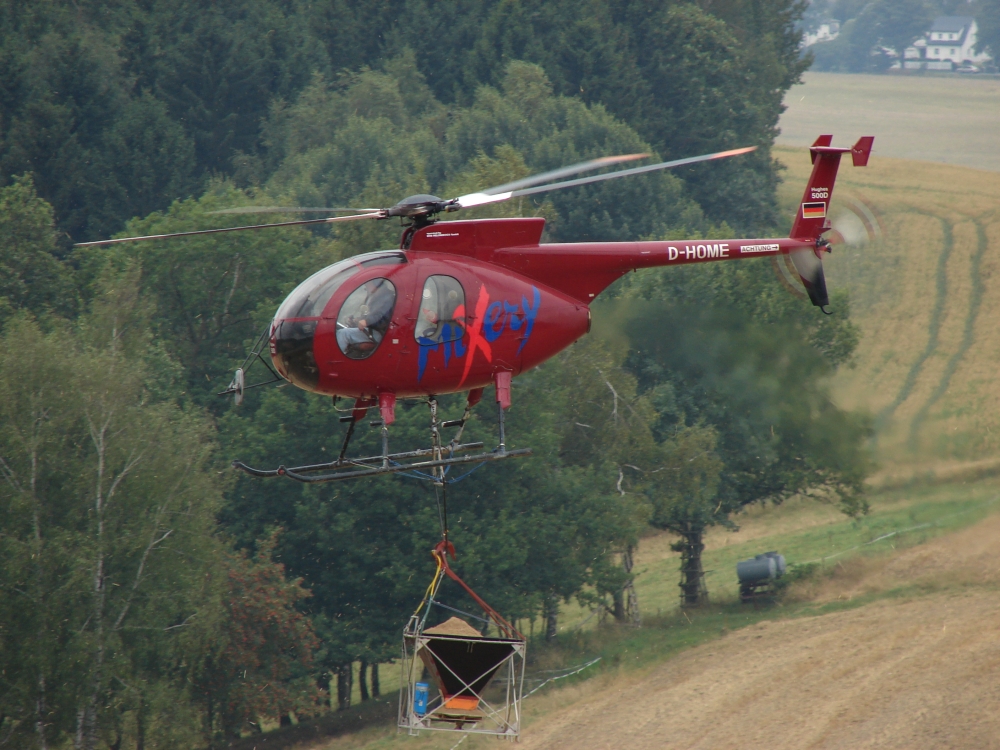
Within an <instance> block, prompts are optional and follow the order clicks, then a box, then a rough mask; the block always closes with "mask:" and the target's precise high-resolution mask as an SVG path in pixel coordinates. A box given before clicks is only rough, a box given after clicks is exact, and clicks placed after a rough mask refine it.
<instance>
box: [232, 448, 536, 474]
mask: <svg viewBox="0 0 1000 750" xmlns="http://www.w3.org/2000/svg"><path fill="white" fill-rule="evenodd" d="M467 445H475V444H467ZM477 447H482V443H479V444H478V446H477ZM459 448H462V446H456V448H455V450H456V451H457V450H458V449H459ZM465 450H473V448H465ZM429 452H430V451H426V450H425V451H419V452H418V451H410V454H415V453H416V454H418V455H427V454H428V453H429ZM397 455H405V454H397ZM530 455H531V449H530V448H521V449H520V450H516V451H507V452H506V453H503V454H501V453H478V454H476V455H474V456H459V457H455V458H445V459H441V460H440V461H418V462H416V463H410V464H399V465H398V466H391V465H390V466H377V467H365V468H362V469H356V470H354V471H338V472H334V473H331V474H320V475H318V476H308V475H306V474H304V473H301V472H306V471H322V470H323V469H327V468H330V469H334V468H337V467H338V465H339V466H345V465H346V466H364V465H365V463H366V462H373V461H379V462H381V461H382V459H383V457H382V456H372V457H370V458H364V459H350V460H347V461H345V462H344V463H343V464H338V463H333V464H326V465H324V464H314V465H312V466H304V467H292V468H290V469H289V468H286V467H284V466H279V467H278V468H277V469H254V468H253V467H252V466H247V465H246V464H245V463H243V462H242V461H233V468H234V469H239V470H240V471H244V472H246V473H247V474H250V475H251V476H255V477H288V478H289V479H294V480H296V481H298V482H306V483H312V484H317V483H322V482H338V481H340V480H341V479H355V478H357V477H368V476H376V475H378V474H398V473H399V472H402V471H421V470H423V469H433V468H435V467H438V466H452V465H455V464H470V463H481V462H484V461H499V460H500V459H504V458H517V457H520V456H530ZM389 458H390V459H391V460H395V456H393V455H390V456H389Z"/></svg>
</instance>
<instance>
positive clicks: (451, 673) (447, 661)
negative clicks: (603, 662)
mask: <svg viewBox="0 0 1000 750" xmlns="http://www.w3.org/2000/svg"><path fill="white" fill-rule="evenodd" d="M446 552H451V553H452V554H454V548H446V547H445V546H444V545H438V547H437V548H435V551H434V556H435V559H436V560H437V562H438V572H437V574H435V576H434V580H433V581H432V583H431V585H430V587H429V588H428V591H427V595H426V596H425V598H424V601H423V602H421V605H420V607H419V608H418V609H417V613H416V614H414V615H413V617H411V618H410V623H409V625H407V627H406V630H404V631H403V661H402V667H403V680H402V681H403V685H402V690H400V694H399V727H400V729H406V730H407V731H408V732H409V733H410V734H417V733H418V732H419V731H420V730H421V729H433V730H437V731H452V732H454V731H459V732H471V733H475V734H492V735H495V736H498V737H507V738H508V739H511V740H513V739H516V738H517V736H518V734H519V733H520V729H521V691H522V689H523V686H524V655H525V640H524V636H522V635H521V634H520V633H519V632H518V631H517V630H516V629H515V628H514V627H513V626H512V625H511V624H510V623H508V622H507V621H506V620H504V619H503V618H502V617H501V616H500V615H499V614H498V613H497V612H496V611H495V610H493V609H492V608H491V607H490V606H489V605H488V604H486V602H484V601H483V600H482V599H480V598H479V597H478V596H477V595H476V593H475V592H474V591H472V589H470V588H469V587H468V586H467V585H466V584H465V583H464V582H463V581H462V579H461V578H459V577H458V576H457V575H456V574H455V573H454V571H452V570H451V569H450V568H449V567H448V562H447V559H446V557H445V554H446ZM442 575H447V576H448V577H449V578H451V579H452V580H454V581H456V582H457V583H459V584H460V585H461V586H462V588H464V589H465V591H466V593H468V594H469V595H470V596H471V597H472V598H473V599H474V600H475V601H476V603H477V604H479V606H480V607H481V608H482V609H483V613H484V615H486V617H485V618H479V617H477V616H475V615H468V616H469V617H470V618H472V619H476V620H481V621H482V622H484V623H487V624H492V625H495V626H496V629H497V630H498V631H499V632H500V633H502V635H501V636H499V637H496V638H491V637H487V636H484V635H482V634H481V633H480V632H479V631H478V630H476V628H474V627H472V626H471V625H469V623H467V622H466V621H465V620H462V619H459V618H458V617H452V618H451V619H449V620H447V621H445V622H443V623H441V624H440V625H436V626H434V627H430V628H426V629H425V628H424V626H425V623H426V621H427V616H428V613H429V612H430V610H431V608H432V607H434V606H444V605H438V603H437V602H436V601H435V596H436V594H437V590H438V586H439V585H440V582H441V578H442ZM424 605H427V609H423V608H424ZM448 608H449V609H450V607H448ZM422 609H423V615H422V616H421V615H420V612H421V610H422ZM453 611H454V610H453ZM487 618H488V619H487ZM425 672H426V673H427V674H428V675H429V678H428V679H427V680H424V679H423V675H424V673H425Z"/></svg>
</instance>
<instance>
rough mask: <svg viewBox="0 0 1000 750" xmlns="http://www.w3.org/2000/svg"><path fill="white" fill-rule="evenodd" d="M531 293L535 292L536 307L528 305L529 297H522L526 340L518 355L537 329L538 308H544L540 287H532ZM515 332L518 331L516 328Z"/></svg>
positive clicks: (524, 339)
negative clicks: (533, 330)
mask: <svg viewBox="0 0 1000 750" xmlns="http://www.w3.org/2000/svg"><path fill="white" fill-rule="evenodd" d="M531 291H532V292H534V294H533V295H532V296H533V301H534V303H535V304H534V306H533V307H532V306H531V305H529V304H528V298H527V297H521V309H522V310H524V320H525V324H524V338H523V339H521V345H520V346H519V347H517V353H518V354H520V353H521V350H522V349H523V348H524V345H525V344H527V343H528V339H529V338H531V331H532V329H533V328H534V327H535V318H536V317H538V308H539V307H541V306H542V295H541V293H540V292H539V291H538V287H534V286H533V287H531ZM511 328H514V326H511ZM514 330H517V329H516V328H515V329H514Z"/></svg>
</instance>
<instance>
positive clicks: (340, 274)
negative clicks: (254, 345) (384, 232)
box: [274, 251, 406, 322]
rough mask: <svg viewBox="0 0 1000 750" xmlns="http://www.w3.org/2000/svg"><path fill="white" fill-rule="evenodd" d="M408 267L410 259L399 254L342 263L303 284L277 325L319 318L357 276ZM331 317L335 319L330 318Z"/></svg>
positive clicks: (291, 296) (279, 315) (284, 304)
mask: <svg viewBox="0 0 1000 750" xmlns="http://www.w3.org/2000/svg"><path fill="white" fill-rule="evenodd" d="M400 263H406V256H405V255H403V253H401V252H398V251H383V252H376V253H366V254H365V255H358V256H356V257H354V258H348V259H347V260H342V261H340V262H339V263H334V264H333V265H332V266H327V267H326V268H324V269H323V270H321V271H317V272H316V273H314V274H313V275H312V276H310V277H309V278H308V279H306V280H305V281H303V282H302V283H301V284H299V285H298V286H297V287H295V289H294V290H293V291H292V293H291V294H289V295H288V297H287V298H286V299H285V301H284V302H282V303H281V307H279V308H278V312H277V313H276V314H275V316H274V319H275V321H276V322H277V321H281V320H288V319H289V318H293V319H294V318H319V317H321V316H322V315H323V310H324V308H325V307H326V306H327V304H328V303H329V302H330V300H331V299H332V298H333V295H334V294H336V293H337V290H338V289H340V287H341V285H343V283H344V282H345V281H347V280H348V279H349V278H351V277H352V276H353V275H354V274H356V273H358V272H359V271H361V270H363V269H365V268H371V267H372V266H386V265H398V264H400ZM328 317H333V315H330V316H328Z"/></svg>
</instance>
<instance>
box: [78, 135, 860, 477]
mask: <svg viewBox="0 0 1000 750" xmlns="http://www.w3.org/2000/svg"><path fill="white" fill-rule="evenodd" d="M873 141H874V138H872V137H867V136H866V137H863V138H861V139H860V140H858V142H857V143H856V144H855V145H854V146H853V147H852V148H849V149H848V148H834V147H832V146H831V143H832V136H830V135H822V136H820V137H819V138H818V139H817V140H816V142H815V143H814V144H813V145H812V147H811V148H810V156H811V158H812V161H813V164H814V166H813V171H812V175H811V177H810V179H809V183H808V185H807V186H806V189H805V193H804V194H803V197H802V201H801V206H800V208H799V211H798V212H797V214H796V218H795V221H794V223H793V225H792V230H791V233H790V235H789V237H782V238H767V239H730V240H691V241H687V240H680V241H655V242H585V243H560V244H541V243H540V240H541V236H542V230H543V229H544V227H545V220H544V219H541V218H527V219H478V220H471V221H448V222H438V221H436V220H437V218H438V217H439V215H440V214H443V213H449V212H453V211H458V210H460V209H463V208H471V207H474V206H481V205H487V204H490V203H497V202H500V201H505V200H508V199H510V198H516V197H521V196H527V195H534V194H538V193H543V192H547V191H551V190H557V189H563V188H569V187H573V186H577V185H584V184H588V183H591V182H597V181H601V180H608V179H615V178H619V177H625V176H628V175H634V174H640V173H643V172H650V171H654V170H660V169H668V168H672V167H679V166H684V165H688V164H694V163H697V162H702V161H709V160H714V159H722V158H727V157H732V156H737V155H739V154H744V153H747V152H749V151H753V150H754V149H753V148H741V149H735V150H732V151H722V152H719V153H714V154H707V155H704V156H696V157H691V158H686V159H678V160H675V161H669V162H663V163H660V164H653V165H648V166H641V167H634V168H630V169H625V170H619V171H614V172H609V173H603V174H598V175H591V176H589V177H581V178H576V179H571V180H563V179H562V178H565V177H569V176H572V175H575V174H580V173H582V172H587V171H593V170H596V169H599V168H602V167H608V166H611V165H614V164H618V163H621V162H624V161H630V160H633V159H637V158H642V157H644V156H646V154H631V155H626V156H616V157H605V158H602V159H595V160H592V161H588V162H584V163H581V164H576V165H573V166H570V167H566V168H563V169H559V170H555V171H552V172H546V173H544V174H540V175H535V176H533V177H528V178H525V179H523V180H518V181H516V182H512V183H508V184H505V185H500V186H498V187H495V188H491V189H489V190H485V191H483V192H480V193H472V194H469V195H463V196H460V197H458V198H453V199H450V200H442V199H440V198H438V197H436V196H433V195H414V196H410V197H408V198H406V199H404V200H403V201H401V202H400V203H398V204H396V205H395V206H393V207H391V208H387V209H357V211H358V213H355V214H352V215H347V216H334V217H328V218H323V219H309V220H304V221H286V222H280V223H273V224H262V225H254V226H245V227H229V228H223V229H210V230H201V231H196V232H181V233H175V234H166V235H153V236H148V237H130V238H123V239H117V240H103V241H100V242H91V243H81V244H80V245H78V246H84V245H105V244H111V243H116V242H127V241H134V240H146V239H166V238H170V237H183V236H191V235H199V234H211V233H220V232H232V231H241V230H248V229H261V228H267V227H281V226H293V225H304V224H326V223H333V222H340V221H357V220H365V219H371V220H383V219H388V218H391V217H400V218H402V219H403V220H404V221H405V222H406V228H405V230H404V232H403V235H402V239H401V242H400V247H399V249H398V250H387V251H382V252H373V253H367V254H365V255H359V256H356V257H353V258H348V259H347V260H343V261H340V262H339V263H335V264H333V265H331V266H329V267H327V268H324V269H322V270H321V271H318V272H316V273H315V274H313V275H312V276H310V277H309V278H308V279H306V280H305V281H304V282H302V283H301V284H300V285H299V286H298V287H297V288H296V289H295V290H294V291H293V292H292V293H291V294H290V295H289V296H288V297H287V299H285V301H284V302H283V303H282V304H281V306H280V307H279V308H278V311H277V313H276V314H275V316H274V320H273V321H272V323H271V324H270V325H269V327H268V329H267V330H266V331H265V332H264V333H263V334H262V335H261V338H260V339H259V341H258V343H257V345H256V346H255V347H254V348H253V350H252V351H251V353H250V355H249V356H248V358H247V361H245V362H244V366H243V367H241V368H240V369H238V370H237V371H236V376H235V377H234V379H233V382H232V383H231V384H230V386H229V388H228V389H227V390H225V391H223V393H224V394H233V395H235V398H236V401H237V403H240V402H241V401H242V398H243V393H244V391H245V389H247V388H251V387H255V386H257V385H265V384H266V383H257V384H254V385H251V386H247V385H246V384H245V369H246V367H247V366H248V363H252V362H253V361H254V360H260V361H261V362H262V363H263V364H264V365H265V366H266V367H268V369H271V368H270V365H268V363H267V361H266V360H265V359H264V358H263V357H262V356H261V355H262V351H263V347H264V345H265V344H266V345H267V346H268V347H269V352H270V359H271V363H272V364H273V366H274V368H275V369H276V370H277V372H276V373H275V372H274V370H272V374H273V375H274V378H275V380H285V381H288V382H290V383H292V384H294V385H296V386H298V387H300V388H303V389H305V390H307V391H312V392H314V393H318V394H322V395H327V396H333V397H334V398H335V399H336V398H344V397H347V398H352V399H354V404H353V407H352V408H351V409H350V410H349V412H350V413H349V414H348V415H347V416H345V417H343V418H342V419H341V421H343V422H348V423H349V427H348V431H347V435H346V437H345V440H344V443H343V446H342V449H341V452H340V456H339V458H338V459H337V460H336V461H333V462H329V463H324V464H314V465H308V466H298V467H290V468H288V467H284V466H281V467H279V468H278V469H274V470H260V469H254V468H251V467H249V466H246V465H245V464H243V463H241V462H239V461H234V462H233V465H234V467H236V468H238V469H241V470H243V471H246V472H248V473H249V474H252V475H254V476H260V477H267V476H287V477H290V478H292V479H296V480H299V481H303V482H327V481H335V480H340V479H348V478H354V477H362V476H372V475H376V474H383V473H393V472H401V471H410V470H413V469H418V470H424V469H430V470H432V471H433V473H434V476H435V477H438V478H439V480H440V481H441V482H442V483H444V482H445V481H446V480H445V478H444V472H445V467H448V466H450V465H452V464H458V463H473V462H482V461H489V460H496V459H501V458H507V457H512V456H523V455H527V454H529V453H530V450H529V449H521V450H507V448H506V445H505V436H504V410H505V409H507V408H508V407H509V406H510V403H511V378H512V377H514V376H515V375H518V374H520V373H522V372H526V371H527V370H530V369H531V368H533V367H535V366H537V365H539V364H541V363H542V362H544V361H545V360H547V359H549V358H550V357H552V356H554V355H555V354H557V353H558V352H560V351H562V350H563V349H565V348H566V347H567V346H569V345H570V344H571V343H573V342H574V341H576V340H577V339H579V338H580V337H581V336H583V335H584V334H585V333H587V332H588V331H589V330H590V324H591V312H590V303H591V302H592V301H593V300H594V298H595V297H597V295H599V294H600V293H601V292H602V291H603V290H604V289H606V288H607V287H608V286H609V285H610V284H611V283H612V282H614V281H615V280H616V279H618V278H619V277H620V276H622V275H624V274H625V273H627V272H629V271H631V270H635V269H639V268H651V267H655V266H673V265H682V264H686V263H705V262H711V261H722V260H735V259H738V258H758V257H761V256H766V255H779V254H787V255H788V256H789V257H790V259H791V261H792V263H793V264H794V267H795V269H796V271H797V272H798V274H799V276H800V277H801V279H802V283H803V285H804V287H805V289H806V291H807V292H808V295H809V298H810V300H811V301H812V303H813V304H814V305H816V306H818V307H820V308H821V309H823V311H824V312H826V310H825V307H826V306H827V305H828V304H829V298H828V295H827V290H826V282H825V280H824V276H823V266H822V262H821V257H822V255H823V253H825V252H830V243H829V241H828V240H826V239H824V238H823V234H824V233H825V232H826V231H828V230H829V229H830V223H829V221H828V219H827V207H828V206H829V202H830V198H831V196H832V194H833V186H834V182H835V180H836V176H837V169H838V167H839V164H840V157H841V155H842V154H845V153H850V154H851V156H852V159H853V162H854V165H855V166H865V165H866V164H867V163H868V158H869V155H870V153H871V148H872V143H873ZM558 180H562V181H558ZM271 210H275V211H278V210H280V211H287V210H289V209H271ZM303 210H305V209H303ZM337 210H341V209H337ZM344 210H346V209H344ZM267 382H275V381H267ZM488 385H494V386H495V388H496V401H497V404H498V407H499V408H498V415H499V420H498V421H499V434H500V440H499V445H498V447H497V448H496V449H495V450H493V451H485V452H482V451H481V449H482V448H483V444H482V443H465V444H463V443H461V442H459V441H460V439H461V433H462V429H463V428H464V426H465V422H466V420H467V419H468V418H469V415H470V413H471V410H472V407H473V406H475V405H476V404H477V403H478V402H479V400H480V398H481V396H482V393H483V389H484V388H485V387H486V386H488ZM466 391H467V392H468V399H467V405H466V409H465V413H464V416H463V417H462V419H460V420H453V421H440V420H439V419H438V415H437V401H436V398H435V396H437V395H441V394H447V393H456V392H466ZM408 398H421V399H427V400H428V402H429V404H430V407H431V432H432V436H433V444H432V446H431V448H427V449H421V450H415V451H409V452H405V453H389V449H388V428H389V425H391V424H392V423H393V421H394V420H395V405H396V401H397V400H398V399H408ZM373 407H377V408H378V410H379V417H380V418H379V419H378V420H376V423H375V426H380V427H381V430H382V453H381V454H380V455H378V456H369V457H366V458H348V457H347V455H346V454H347V448H348V445H349V442H350V439H351V435H352V434H353V432H354V427H355V425H356V424H357V423H358V422H359V421H360V420H361V419H363V418H364V417H365V415H366V414H367V411H368V409H370V408H373ZM444 427H457V428H458V431H457V434H456V436H455V437H454V438H452V439H451V440H450V442H447V443H446V442H444V441H443V439H442V438H441V433H440V430H441V428H444ZM456 454H466V455H456Z"/></svg>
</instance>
